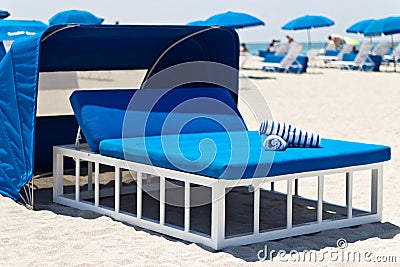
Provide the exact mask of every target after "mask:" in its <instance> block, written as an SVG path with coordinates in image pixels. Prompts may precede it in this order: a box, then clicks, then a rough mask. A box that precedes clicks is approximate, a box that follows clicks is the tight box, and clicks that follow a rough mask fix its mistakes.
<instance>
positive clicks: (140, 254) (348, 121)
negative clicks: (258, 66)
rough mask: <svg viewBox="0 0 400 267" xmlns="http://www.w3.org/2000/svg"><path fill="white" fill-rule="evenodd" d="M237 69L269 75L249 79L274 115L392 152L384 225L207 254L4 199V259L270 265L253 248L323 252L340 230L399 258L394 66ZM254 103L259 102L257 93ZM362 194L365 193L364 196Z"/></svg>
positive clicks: (357, 243) (352, 246)
mask: <svg viewBox="0 0 400 267" xmlns="http://www.w3.org/2000/svg"><path fill="white" fill-rule="evenodd" d="M243 73H244V74H247V75H252V76H258V77H261V78H263V77H264V78H268V79H252V80H251V81H252V82H253V83H254V85H256V86H257V87H258V88H259V89H260V90H261V91H262V92H263V94H264V95H265V96H266V99H267V101H268V104H269V106H270V108H271V111H272V114H273V118H274V119H275V120H281V121H286V122H290V123H293V124H294V125H296V126H298V127H301V128H304V129H307V130H313V131H315V132H319V133H320V134H321V135H322V136H323V137H328V138H336V139H344V140H353V141H362V142H368V143H378V144H386V145H389V146H391V148H392V160H391V161H390V162H387V163H385V165H384V182H385V183H384V204H383V207H384V211H383V222H382V223H375V224H369V225H363V226H359V227H352V228H346V229H341V230H331V231H325V232H322V233H317V234H313V235H307V236H300V237H294V238H287V239H283V240H278V241H270V242H262V243H258V244H254V245H248V246H240V247H231V248H227V249H224V250H223V251H221V252H213V251H212V250H210V249H208V248H205V247H203V246H199V245H195V244H190V243H187V242H184V241H180V240H176V239H173V238H169V237H166V236H163V235H158V234H154V233H149V232H147V231H143V230H142V229H138V228H137V227H132V226H127V225H125V224H122V223H120V222H116V221H113V220H111V219H110V218H107V217H104V216H94V215H93V214H91V213H88V212H82V211H75V210H72V209H70V208H66V207H61V206H58V205H55V206H56V207H54V205H53V207H52V210H56V211H57V209H58V212H57V213H53V212H50V211H29V210H27V209H25V208H24V207H22V206H19V205H17V204H15V203H14V202H13V201H11V200H9V199H7V198H3V197H0V244H1V245H0V265H4V266H13V265H14V266H20V265H25V266H26V265H30V266H32V265H33V266H43V265H79V266H99V265H103V266H110V265H131V266H132V265H147V266H151V265H174V264H177V265H183V266H186V265H194V266H198V265H204V264H207V265H225V266H235V265H237V266H239V265H240V266H241V265H243V264H245V263H246V262H248V263H255V264H262V265H267V264H271V263H266V262H263V263H262V262H258V261H257V252H258V251H259V250H260V249H263V248H264V245H265V244H267V245H268V248H269V249H275V250H280V249H283V250H285V251H286V252H289V251H291V250H298V251H305V250H314V251H317V252H318V255H319V259H320V258H322V255H323V252H324V251H330V250H334V248H335V247H336V240H337V239H338V238H345V239H346V240H347V241H348V248H347V249H346V251H357V252H358V251H360V252H363V251H366V250H368V251H370V252H372V253H373V255H374V256H377V255H380V256H397V262H400V252H399V251H400V235H398V233H399V232H400V228H399V225H400V209H398V206H397V205H398V203H399V202H397V201H399V195H400V185H399V181H398V177H399V171H400V157H399V156H400V155H399V153H400V147H399V146H400V104H399V103H400V89H399V84H400V74H399V73H365V72H358V71H339V70H328V69H323V70H321V69H314V70H312V69H310V73H308V74H303V75H294V74H275V73H265V72H259V71H243ZM251 90H253V89H248V90H247V91H246V90H243V91H242V92H241V94H242V95H243V96H246V94H247V95H251ZM257 103H261V104H263V101H261V100H258V102H257ZM257 103H252V105H257ZM244 113H245V114H247V112H246V111H244ZM250 125H251V128H256V127H257V125H258V124H257V122H255V121H252V122H250ZM359 184H362V181H361V182H359ZM330 186H332V188H334V187H338V186H340V183H335V182H333V183H332V185H330ZM303 190H305V191H307V190H311V189H307V188H305V189H303ZM311 191H312V190H311ZM305 193H306V194H307V193H310V192H305ZM329 197H332V198H335V197H336V196H335V195H333V196H329ZM358 197H359V198H360V199H363V197H364V196H363V195H361V196H358ZM359 203H360V205H363V204H365V203H362V202H359ZM60 214H74V215H75V216H77V217H72V216H66V215H60ZM278 263H280V261H279V259H278V258H274V259H273V262H272V264H278ZM332 263H333V260H331V259H330V258H329V257H328V256H326V259H325V260H324V261H323V262H321V263H319V264H320V265H321V264H322V265H331V264H332ZM345 263H346V261H345ZM346 264H348V265H352V264H353V263H349V262H347V263H346ZM375 264H376V263H375ZM304 265H308V263H305V264H304ZM362 265H363V264H362ZM380 265H385V264H380Z"/></svg>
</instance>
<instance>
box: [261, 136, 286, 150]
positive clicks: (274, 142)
mask: <svg viewBox="0 0 400 267" xmlns="http://www.w3.org/2000/svg"><path fill="white" fill-rule="evenodd" d="M286 146H287V143H286V141H285V140H283V138H282V137H280V136H277V135H269V136H267V138H265V140H264V142H263V147H264V149H265V150H272V151H277V150H285V148H286Z"/></svg>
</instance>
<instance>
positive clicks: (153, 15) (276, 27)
mask: <svg viewBox="0 0 400 267" xmlns="http://www.w3.org/2000/svg"><path fill="white" fill-rule="evenodd" d="M0 9H4V10H8V11H9V12H10V13H11V17H10V18H12V19H36V20H41V21H43V22H46V23H47V20H48V19H49V18H50V17H51V16H52V15H54V14H55V13H57V12H59V11H62V10H67V9H81V10H87V11H90V12H92V13H94V14H95V15H97V16H99V17H102V18H104V19H105V22H104V23H114V22H115V20H117V19H118V20H119V21H120V23H121V24H182V25H183V24H186V23H188V22H190V21H194V20H202V19H206V18H207V17H209V16H211V15H214V14H217V13H222V12H226V11H228V10H231V11H236V12H245V13H249V14H251V15H253V16H256V17H258V18H259V19H261V20H263V21H264V22H266V26H258V27H253V28H246V29H242V30H239V31H238V32H239V36H240V39H241V41H242V42H269V41H270V40H271V39H273V38H278V39H284V38H285V36H286V35H287V34H289V35H291V36H293V37H294V39H295V40H296V41H299V42H303V41H306V40H307V33H306V31H283V30H281V27H282V26H283V25H284V24H285V23H287V22H288V21H290V20H292V19H294V18H297V17H300V16H303V15H306V14H308V15H324V16H327V17H329V18H331V19H332V20H334V21H335V25H334V26H332V27H326V28H318V29H313V30H312V32H311V38H312V41H326V40H327V36H328V35H329V34H330V33H337V34H341V35H345V34H346V32H345V29H346V28H347V27H349V26H350V25H351V24H353V23H355V22H357V21H359V20H363V19H368V18H383V17H386V16H397V15H400V1H398V0H335V1H326V0H274V1H272V0H247V1H246V0H141V1H138V0H2V1H1V4H0ZM396 11H397V12H398V13H395V12H396ZM347 35H348V36H350V37H353V38H356V39H359V40H361V41H363V40H365V39H364V37H362V36H360V35H354V34H347ZM398 38H400V37H396V39H398ZM396 41H399V40H396Z"/></svg>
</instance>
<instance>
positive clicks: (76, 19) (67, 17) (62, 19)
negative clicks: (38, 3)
mask: <svg viewBox="0 0 400 267" xmlns="http://www.w3.org/2000/svg"><path fill="white" fill-rule="evenodd" d="M103 20H104V19H102V18H99V17H96V16H95V15H94V14H92V13H90V12H88V11H83V10H66V11H61V12H58V13H57V14H55V15H54V16H52V17H51V18H50V19H49V24H50V25H55V24H82V25H91V24H93V25H99V24H101V23H102V22H103Z"/></svg>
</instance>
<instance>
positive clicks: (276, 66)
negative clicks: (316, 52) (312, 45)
mask: <svg viewBox="0 0 400 267" xmlns="http://www.w3.org/2000/svg"><path fill="white" fill-rule="evenodd" d="M301 51H303V46H302V45H300V44H297V43H293V44H291V45H290V48H289V50H288V52H287V54H286V56H285V57H284V58H283V59H282V60H281V62H279V63H278V62H263V63H262V67H261V69H262V70H265V71H279V72H280V71H285V72H289V69H290V68H292V69H296V70H297V73H300V72H301V70H302V68H303V65H302V64H301V63H300V62H299V61H298V60H297V57H298V56H299V55H300V53H301Z"/></svg>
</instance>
